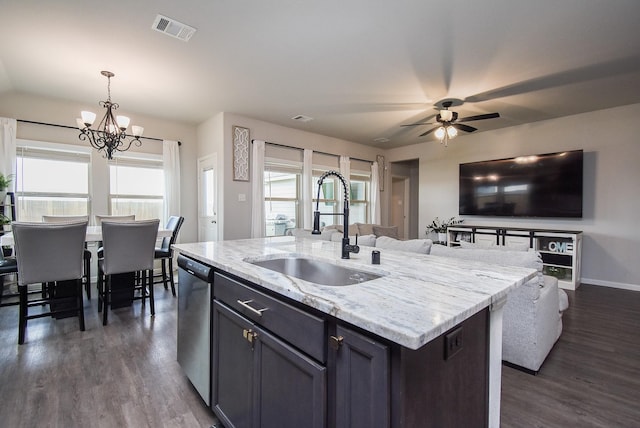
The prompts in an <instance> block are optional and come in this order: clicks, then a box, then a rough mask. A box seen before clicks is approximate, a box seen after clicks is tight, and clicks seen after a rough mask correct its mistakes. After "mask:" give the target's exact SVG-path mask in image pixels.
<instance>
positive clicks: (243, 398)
mask: <svg viewBox="0 0 640 428" xmlns="http://www.w3.org/2000/svg"><path fill="white" fill-rule="evenodd" d="M213 328H214V333H213V338H214V339H213V347H212V348H213V349H212V365H211V367H212V374H211V376H212V382H211V383H212V385H211V387H212V394H211V395H212V396H211V401H212V408H213V410H214V411H215V413H216V415H217V416H218V417H219V418H220V420H221V422H222V424H223V425H224V426H225V428H252V427H253V417H252V415H253V412H252V408H253V406H252V395H253V394H252V393H253V385H254V371H255V370H254V367H255V361H254V352H253V349H254V347H255V342H254V343H250V342H249V341H248V340H247V338H246V337H245V336H246V333H245V332H247V331H249V330H251V331H252V332H254V331H255V327H254V325H253V324H252V323H250V322H249V321H247V320H246V319H245V318H244V317H242V316H240V315H238V314H237V313H236V312H234V311H232V310H230V309H229V308H228V307H226V306H225V305H223V304H221V303H220V302H218V301H214V303H213Z"/></svg>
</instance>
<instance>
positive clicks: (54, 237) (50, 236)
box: [12, 221, 87, 344]
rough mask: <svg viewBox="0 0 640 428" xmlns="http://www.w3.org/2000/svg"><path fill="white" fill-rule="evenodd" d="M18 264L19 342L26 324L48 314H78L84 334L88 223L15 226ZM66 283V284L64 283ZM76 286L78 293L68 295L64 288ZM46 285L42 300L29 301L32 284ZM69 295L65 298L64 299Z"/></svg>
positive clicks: (16, 224) (22, 338)
mask: <svg viewBox="0 0 640 428" xmlns="http://www.w3.org/2000/svg"><path fill="white" fill-rule="evenodd" d="M12 230H13V239H14V244H15V251H16V259H17V262H18V291H19V293H20V316H19V322H18V343H19V344H22V343H24V339H25V335H26V331H27V321H28V320H30V319H34V318H41V317H44V316H49V315H53V316H56V315H60V314H67V313H69V312H75V313H76V314H77V315H78V319H79V323H80V330H82V331H84V310H83V304H82V265H83V252H84V240H85V236H86V233H87V222H86V221H83V222H77V223H49V224H47V223H26V222H14V223H13V226H12ZM63 281H64V282H63ZM67 281H69V282H71V283H75V286H76V287H75V288H76V289H75V291H74V290H71V293H70V294H68V295H67V293H66V292H65V290H63V288H64V287H65V285H67V284H69V283H68V282H67ZM36 283H43V284H44V287H45V290H44V296H43V297H42V298H41V299H36V300H33V299H32V300H27V294H28V290H27V287H28V285H29V284H36ZM65 295H66V296H65ZM43 303H44V304H49V311H48V312H42V311H39V312H37V313H35V314H33V315H29V308H30V307H32V306H41V305H42V304H43Z"/></svg>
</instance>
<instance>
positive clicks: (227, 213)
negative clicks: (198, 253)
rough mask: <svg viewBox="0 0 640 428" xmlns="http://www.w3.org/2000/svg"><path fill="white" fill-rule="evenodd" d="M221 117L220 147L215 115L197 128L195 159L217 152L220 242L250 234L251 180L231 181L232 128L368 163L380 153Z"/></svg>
mask: <svg viewBox="0 0 640 428" xmlns="http://www.w3.org/2000/svg"><path fill="white" fill-rule="evenodd" d="M221 114H222V115H223V118H224V119H223V124H222V126H223V135H224V136H223V140H224V141H223V144H222V145H221V144H220V133H219V126H220V119H219V116H216V117H214V118H212V119H211V120H209V121H207V122H205V123H203V124H202V125H200V126H199V127H198V157H201V156H206V155H208V154H211V153H214V152H216V151H217V152H218V163H219V164H220V166H221V167H222V168H223V169H224V170H223V171H222V174H223V181H222V183H223V184H222V185H223V187H224V189H223V190H222V191H221V208H220V209H221V211H223V216H224V220H222V221H221V224H222V229H223V230H222V231H221V232H222V233H223V235H222V236H224V239H241V238H248V237H250V235H251V191H252V190H251V189H252V185H253V184H254V181H253V180H250V181H248V182H247V181H234V180H233V156H232V149H231V148H232V134H231V133H232V127H233V126H234V125H237V126H242V127H245V128H249V130H250V136H251V139H256V140H263V141H268V142H272V143H278V144H284V145H287V146H292V147H298V148H302V149H315V150H319V151H322V152H327V153H335V154H338V155H347V156H351V157H356V158H359V159H367V160H371V161H374V160H375V159H376V155H377V154H381V153H382V151H381V150H379V149H375V148H373V147H369V146H364V145H361V144H356V143H353V142H349V141H345V140H340V139H337V138H331V137H326V136H324V135H319V134H313V133H310V132H305V131H300V130H297V129H293V128H287V127H284V126H280V125H275V124H272V123H268V122H263V121H260V120H256V119H252V118H248V117H245V116H240V115H237V114H232V113H221ZM205 128H206V129H205ZM220 152H221V153H222V154H221V153H220ZM260 185H262V183H260ZM240 195H245V199H246V200H245V201H240V200H239V199H240V198H239V196H240ZM222 207H223V208H222ZM383 218H384V217H383Z"/></svg>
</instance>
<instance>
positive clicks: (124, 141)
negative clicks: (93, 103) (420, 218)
mask: <svg viewBox="0 0 640 428" xmlns="http://www.w3.org/2000/svg"><path fill="white" fill-rule="evenodd" d="M100 74H102V75H103V76H105V77H106V78H107V79H108V83H107V101H100V102H99V104H100V107H103V108H105V109H106V112H105V114H104V117H103V118H102V120H101V121H100V123H99V124H98V126H97V127H96V128H95V129H92V128H91V125H93V122H94V121H95V120H96V114H95V113H93V112H90V111H83V112H81V115H82V117H81V118H77V119H76V123H77V124H78V128H79V129H80V135H78V138H79V139H80V140H81V141H85V140H89V143H91V145H92V146H93V147H94V148H96V149H97V150H98V151H101V150H104V153H105V155H106V158H107V159H113V153H114V152H116V151H118V152H126V151H127V150H129V149H130V148H131V145H132V144H134V143H135V145H136V146H138V147H140V146H141V145H142V142H141V141H140V137H141V136H142V133H143V132H144V128H143V127H142V126H131V135H127V132H126V131H127V127H128V126H129V118H128V117H126V116H115V115H114V111H115V110H117V109H118V107H119V105H118V103H114V102H112V101H111V78H112V77H113V76H115V74H113V73H112V72H110V71H102V72H100Z"/></svg>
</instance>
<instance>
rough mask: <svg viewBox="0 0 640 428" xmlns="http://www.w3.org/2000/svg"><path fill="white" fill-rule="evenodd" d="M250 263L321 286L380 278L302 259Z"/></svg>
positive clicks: (354, 270)
mask: <svg viewBox="0 0 640 428" xmlns="http://www.w3.org/2000/svg"><path fill="white" fill-rule="evenodd" d="M250 263H251V264H254V265H256V266H261V267H263V268H266V269H270V270H272V271H275V272H280V273H282V274H285V275H288V276H293V277H295V278H298V279H302V280H304V281H308V282H313V283H315V284H321V285H331V286H344V285H354V284H360V283H362V282H366V281H371V280H372V279H377V278H380V277H381V275H376V274H374V273H369V272H363V271H361V270H357V269H351V268H346V267H344V266H338V265H334V264H332V263H327V262H322V261H319V260H313V259H307V258H304V257H281V258H277V259H270V260H261V261H254V262H250Z"/></svg>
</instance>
